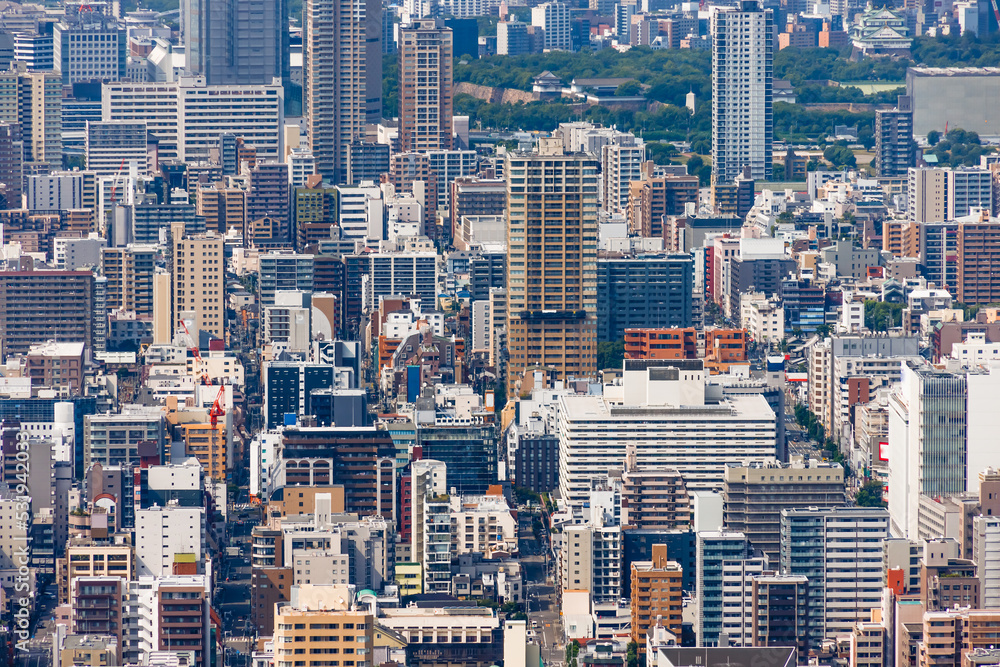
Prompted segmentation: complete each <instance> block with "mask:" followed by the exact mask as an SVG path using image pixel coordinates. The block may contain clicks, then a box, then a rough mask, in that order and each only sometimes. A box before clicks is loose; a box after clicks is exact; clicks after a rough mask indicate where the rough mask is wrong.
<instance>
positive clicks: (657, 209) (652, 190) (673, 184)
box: [624, 163, 698, 249]
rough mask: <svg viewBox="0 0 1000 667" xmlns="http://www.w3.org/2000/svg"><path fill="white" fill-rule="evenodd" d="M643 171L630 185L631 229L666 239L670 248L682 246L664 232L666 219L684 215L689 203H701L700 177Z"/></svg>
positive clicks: (629, 218)
mask: <svg viewBox="0 0 1000 667" xmlns="http://www.w3.org/2000/svg"><path fill="white" fill-rule="evenodd" d="M646 164H647V165H650V163H646ZM650 166H651V165H650ZM643 171H644V173H643V174H642V176H640V177H639V178H636V179H633V180H632V181H630V182H629V183H628V185H627V186H626V187H627V189H628V201H627V203H626V204H625V207H624V208H625V214H626V217H627V218H628V226H629V231H630V232H632V233H633V234H636V235H638V236H643V237H646V238H657V239H658V238H663V239H664V246H665V247H666V248H668V249H670V248H674V247H676V248H678V249H679V245H678V244H677V243H676V242H673V241H674V240H673V239H668V238H667V237H666V235H665V234H664V231H665V229H664V219H665V217H666V216H679V215H684V208H685V206H686V205H687V204H690V203H697V202H698V177H697V176H688V175H686V174H685V175H680V174H673V173H670V174H664V175H654V173H653V170H652V169H648V168H645V169H644V170H643Z"/></svg>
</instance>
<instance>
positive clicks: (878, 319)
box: [865, 300, 903, 331]
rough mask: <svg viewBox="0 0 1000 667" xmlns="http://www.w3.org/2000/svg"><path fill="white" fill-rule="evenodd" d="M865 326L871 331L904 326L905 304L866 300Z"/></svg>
mask: <svg viewBox="0 0 1000 667" xmlns="http://www.w3.org/2000/svg"><path fill="white" fill-rule="evenodd" d="M865 326H866V327H867V328H868V329H869V330H871V331H888V330H889V329H895V328H898V327H901V326H903V304H901V303H886V302H885V301H872V300H868V301H865Z"/></svg>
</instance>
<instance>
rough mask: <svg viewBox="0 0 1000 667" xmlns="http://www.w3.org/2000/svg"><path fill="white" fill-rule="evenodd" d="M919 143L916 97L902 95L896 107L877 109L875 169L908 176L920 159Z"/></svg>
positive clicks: (889, 173)
mask: <svg viewBox="0 0 1000 667" xmlns="http://www.w3.org/2000/svg"><path fill="white" fill-rule="evenodd" d="M915 146H916V145H915V144H914V143H913V106H912V100H911V99H910V97H909V96H908V95H900V96H899V102H898V103H897V104H896V108H894V109H879V110H878V111H876V112H875V173H877V174H878V175H879V176H883V177H887V176H906V171H907V169H909V168H910V167H912V166H914V163H915V161H916V150H915Z"/></svg>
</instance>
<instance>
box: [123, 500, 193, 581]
mask: <svg viewBox="0 0 1000 667" xmlns="http://www.w3.org/2000/svg"><path fill="white" fill-rule="evenodd" d="M179 554H186V555H194V557H195V559H196V562H197V563H198V567H199V569H202V568H204V563H205V556H206V549H205V508H204V507H181V506H179V505H176V504H170V505H168V506H167V507H151V508H149V509H145V510H136V512H135V557H136V573H137V575H138V576H140V577H142V576H154V577H165V576H168V575H170V574H172V573H173V566H174V557H175V556H177V555H179Z"/></svg>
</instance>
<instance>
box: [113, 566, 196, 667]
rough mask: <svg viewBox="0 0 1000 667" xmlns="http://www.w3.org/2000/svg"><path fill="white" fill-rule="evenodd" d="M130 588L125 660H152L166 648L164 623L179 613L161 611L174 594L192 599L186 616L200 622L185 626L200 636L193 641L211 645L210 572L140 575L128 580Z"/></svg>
mask: <svg viewBox="0 0 1000 667" xmlns="http://www.w3.org/2000/svg"><path fill="white" fill-rule="evenodd" d="M128 588H129V595H128V598H127V602H126V605H127V607H126V609H125V610H124V611H125V613H123V614H122V618H123V620H124V621H125V622H124V623H123V625H124V627H123V628H122V644H123V650H124V654H125V661H124V662H125V663H126V664H128V663H131V664H144V663H145V664H153V663H152V662H149V663H147V662H146V660H147V658H149V657H150V656H151V654H155V653H157V652H159V651H160V650H161V649H162V648H163V644H161V637H163V636H165V633H166V632H167V629H166V628H164V627H162V624H163V623H164V622H165V621H167V620H169V621H170V622H175V621H174V620H173V619H175V618H176V614H172V615H171V616H169V617H164V616H162V615H161V611H163V601H164V600H174V599H177V598H175V597H174V596H175V595H176V596H178V597H182V598H183V599H185V600H188V601H189V602H188V604H187V605H186V606H185V611H186V612H187V613H186V614H185V616H184V618H185V620H186V621H187V622H188V623H190V622H191V621H192V620H194V621H195V622H196V623H198V624H199V625H200V627H192V626H191V625H188V626H187V627H186V628H185V630H186V631H187V633H188V634H189V635H197V636H198V637H200V639H195V640H193V641H198V642H199V643H200V642H204V644H203V645H204V646H206V647H207V646H208V641H209V620H210V614H211V605H210V604H209V602H210V600H211V594H212V592H211V591H212V580H211V575H210V574H207V573H206V574H185V575H174V574H165V575H163V576H159V577H151V576H139V577H137V578H136V579H135V580H133V581H130V582H129V584H128ZM171 611H174V610H171ZM165 664H169V663H165Z"/></svg>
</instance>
